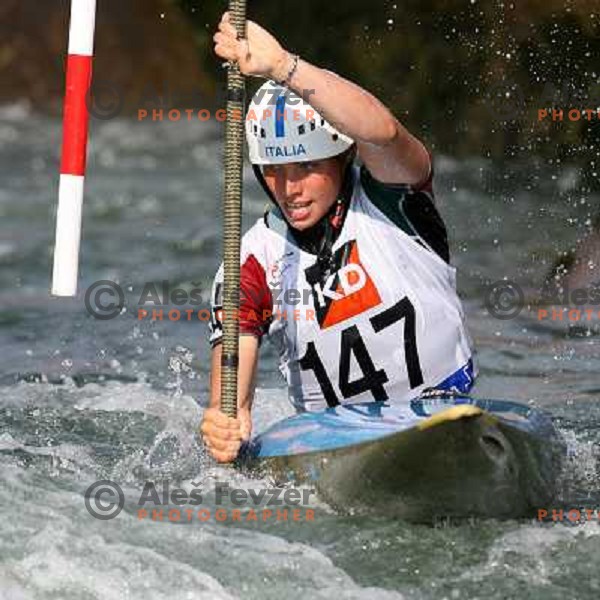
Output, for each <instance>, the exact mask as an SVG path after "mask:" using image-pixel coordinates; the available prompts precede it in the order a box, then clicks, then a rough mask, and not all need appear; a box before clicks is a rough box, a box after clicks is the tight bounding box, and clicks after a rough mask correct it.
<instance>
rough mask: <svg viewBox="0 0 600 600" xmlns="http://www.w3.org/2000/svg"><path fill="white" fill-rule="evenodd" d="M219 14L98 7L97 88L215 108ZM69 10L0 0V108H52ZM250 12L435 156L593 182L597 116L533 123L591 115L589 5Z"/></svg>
mask: <svg viewBox="0 0 600 600" xmlns="http://www.w3.org/2000/svg"><path fill="white" fill-rule="evenodd" d="M225 9H226V2H216V1H201V0H99V2H98V25H97V37H96V59H95V79H96V81H100V82H114V83H116V84H117V85H119V86H121V88H122V89H123V95H124V96H125V102H124V109H123V111H124V112H125V113H126V114H135V109H136V108H137V107H138V106H139V98H140V96H141V95H143V94H144V93H146V92H147V90H148V88H149V86H150V88H152V89H160V88H161V87H164V86H165V85H166V86H168V87H170V88H171V89H177V90H182V89H183V88H184V87H185V86H187V87H188V88H191V87H193V88H194V90H198V91H199V94H200V95H201V98H202V99H201V101H200V102H196V105H197V106H196V108H200V107H208V108H214V107H216V106H218V105H219V104H221V103H222V98H223V86H224V81H225V74H224V71H223V70H222V69H221V68H220V61H219V60H217V58H216V57H215V55H214V53H213V51H212V35H213V34H214V31H215V27H216V24H217V23H218V20H219V18H220V16H221V13H222V12H223V10H225ZM68 11H69V2H68V1H67V0H45V2H43V3H40V2H39V1H38V0H3V2H2V7H1V8H0V28H1V29H0V30H1V31H2V35H1V36H0V40H2V41H0V101H5V102H6V101H11V102H12V101H14V100H15V99H22V98H26V99H27V101H29V102H31V103H33V104H34V105H35V106H36V107H38V108H40V109H42V110H47V111H51V112H56V113H59V112H60V99H61V95H62V90H63V86H64V80H63V74H62V68H63V61H64V52H65V45H66V27H67V24H68ZM248 17H249V18H251V19H253V20H255V21H257V22H258V23H259V24H261V25H262V26H264V27H266V28H267V29H268V30H269V31H271V32H272V33H273V34H274V35H275V36H276V37H277V38H278V39H279V40H280V41H281V43H282V44H283V45H284V46H285V47H286V48H288V49H290V50H292V51H294V52H297V53H299V54H300V55H301V56H302V57H303V58H305V59H306V60H309V61H310V62H313V63H314V64H317V65H319V66H322V67H325V68H327V69H331V70H333V71H335V72H337V73H339V74H341V75H342V76H344V77H347V78H349V79H352V80H353V81H356V82H357V83H359V84H361V85H363V86H364V87H366V88H367V89H369V90H370V91H372V92H374V93H375V94H376V95H378V96H379V97H380V98H381V99H382V100H383V101H384V102H386V103H387V104H388V105H389V106H390V107H391V108H392V109H393V110H394V112H395V113H396V115H397V116H398V117H399V118H400V119H401V120H402V121H403V122H404V123H405V124H406V125H407V126H408V127H409V128H410V129H411V130H412V131H414V132H415V133H416V134H418V135H420V136H421V137H422V138H423V139H424V140H425V141H426V142H427V143H428V144H429V145H430V146H431V147H432V148H433V149H434V150H436V151H437V152H441V153H444V154H450V155H454V156H459V157H461V156H473V155H477V156H483V157H492V158H494V159H497V160H500V159H513V158H516V159H520V158H525V157H530V156H531V155H538V156H540V157H546V158H552V159H553V160H556V161H561V162H571V161H572V162H575V163H579V164H587V165H589V166H591V167H592V168H591V170H590V175H589V180H590V181H589V183H590V186H592V187H594V185H595V183H596V181H597V179H598V177H597V173H596V176H594V175H593V173H595V172H596V171H597V162H598V148H599V138H600V124H599V120H598V119H597V118H596V119H594V120H592V121H591V122H588V121H586V120H581V121H579V122H569V121H567V120H565V121H564V122H562V123H552V122H551V121H550V119H547V120H546V121H544V122H541V123H540V122H538V118H537V111H538V108H543V107H547V108H550V107H557V108H564V109H569V108H572V107H577V108H597V107H599V106H600V60H599V59H600V2H599V1H598V0H578V1H577V2H570V1H565V0H544V1H541V0H519V1H516V2H514V3H510V2H497V1H485V2H481V1H479V0H405V1H402V2H401V1H399V0H397V1H395V2H393V1H387V0H371V1H369V2H364V1H358V0H346V1H345V2H343V3H332V4H329V3H325V2H322V1H317V0H305V1H304V2H290V1H287V2H272V1H266V0H253V1H250V2H249V3H248ZM257 83H260V82H256V81H254V82H250V85H249V92H251V91H252V90H253V89H254V87H256V84H257ZM179 97H181V94H179ZM173 104H174V105H176V104H181V102H178V101H177V98H176V99H175V102H174V103H173ZM180 107H184V106H180ZM188 108H192V107H190V106H188Z"/></svg>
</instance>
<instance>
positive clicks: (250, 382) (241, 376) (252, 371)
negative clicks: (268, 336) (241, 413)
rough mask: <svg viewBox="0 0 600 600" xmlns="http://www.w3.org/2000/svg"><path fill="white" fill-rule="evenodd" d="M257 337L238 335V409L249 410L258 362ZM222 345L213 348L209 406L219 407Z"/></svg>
mask: <svg viewBox="0 0 600 600" xmlns="http://www.w3.org/2000/svg"><path fill="white" fill-rule="evenodd" d="M258 348H259V346H258V338H256V337H254V336H249V335H244V336H240V347H239V357H240V360H239V369H238V409H240V410H248V411H250V410H251V408H252V400H253V399H254V387H255V379H256V367H257V364H258ZM222 352H223V345H222V344H218V345H217V346H215V348H213V351H212V359H211V372H210V407H211V408H221V354H222Z"/></svg>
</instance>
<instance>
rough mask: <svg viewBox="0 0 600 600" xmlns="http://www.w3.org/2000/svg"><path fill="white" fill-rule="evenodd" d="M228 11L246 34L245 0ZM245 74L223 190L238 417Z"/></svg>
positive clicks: (231, 407)
mask: <svg viewBox="0 0 600 600" xmlns="http://www.w3.org/2000/svg"><path fill="white" fill-rule="evenodd" d="M229 14H230V17H231V22H232V24H233V26H234V27H235V28H236V30H237V32H238V37H239V38H245V37H246V1H245V0H230V2H229ZM244 92H245V82H244V76H243V75H242V73H240V70H239V67H238V65H237V63H233V64H232V65H231V66H230V68H229V69H228V70H227V120H226V121H225V154H224V173H225V185H224V191H223V194H224V195H223V266H224V277H223V351H222V356H221V410H222V411H223V412H224V413H225V414H226V415H228V416H230V417H233V418H235V417H236V416H237V395H238V363H239V329H240V328H239V318H238V313H239V303H240V294H239V291H240V243H241V228H242V181H243V177H242V176H243V144H244V121H243V119H241V118H240V115H243V114H244V113H243V110H244Z"/></svg>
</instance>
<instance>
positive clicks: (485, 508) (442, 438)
mask: <svg viewBox="0 0 600 600" xmlns="http://www.w3.org/2000/svg"><path fill="white" fill-rule="evenodd" d="M565 455H566V446H565V444H564V442H563V440H562V438H561V436H560V434H559V433H558V431H557V430H556V429H555V427H554V425H553V423H552V420H551V418H550V416H549V415H548V414H547V413H545V412H543V411H541V410H538V409H535V408H532V407H529V406H524V405H522V404H519V403H516V402H509V401H505V400H482V399H475V398H471V397H468V396H452V395H447V394H444V395H440V396H437V397H426V398H421V399H417V400H413V401H411V402H408V403H397V404H395V403H393V402H389V401H386V402H369V403H362V404H351V405H342V406H336V407H334V408H328V409H326V410H324V411H322V412H315V413H300V414H298V415H294V416H292V417H289V418H287V419H283V420H282V421H279V422H278V423H276V424H275V425H273V426H272V427H270V428H269V429H267V430H266V431H264V432H263V433H261V434H260V435H257V436H256V437H254V438H253V439H252V440H251V441H250V442H249V443H247V444H246V445H245V446H243V447H242V450H241V452H240V455H239V457H238V465H239V466H240V467H241V468H243V469H244V470H246V471H247V472H255V473H259V474H261V475H265V474H267V475H269V476H270V477H272V478H274V479H275V481H276V482H277V483H278V484H288V483H291V484H295V485H303V484H308V485H310V486H312V487H314V488H315V489H316V491H317V493H318V495H319V496H320V497H321V498H322V499H323V500H325V501H326V502H327V503H328V504H329V505H330V506H332V507H333V508H334V509H336V510H338V511H340V512H342V513H348V514H377V515H384V514H385V515H392V516H396V517H399V518H403V519H406V520H412V521H430V520H432V519H436V518H438V517H458V518H460V517H472V516H475V517H497V518H519V517H527V516H533V515H535V511H536V510H537V509H538V508H548V507H551V506H552V502H553V500H554V498H555V496H556V492H557V486H558V480H559V477H560V473H561V468H562V464H563V459H564V457H565Z"/></svg>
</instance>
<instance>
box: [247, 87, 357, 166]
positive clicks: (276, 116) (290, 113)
mask: <svg viewBox="0 0 600 600" xmlns="http://www.w3.org/2000/svg"><path fill="white" fill-rule="evenodd" d="M246 140H247V142H248V153H249V155H250V162H251V163H252V164H253V165H280V164H285V163H291V162H303V161H309V160H319V159H322V158H330V157H332V156H336V155H337V154H341V153H342V152H344V151H345V150H347V149H348V148H349V147H350V146H352V144H353V143H354V141H353V140H352V139H351V138H349V137H348V136H346V135H344V134H343V133H340V132H339V131H338V130H337V129H335V127H333V126H332V125H330V124H329V123H328V122H327V121H326V120H325V119H324V118H323V117H321V115H320V114H319V113H318V112H317V111H316V110H315V109H314V108H313V107H312V106H311V105H310V104H308V102H305V101H304V99H303V98H301V97H300V96H298V95H297V94H295V93H294V92H292V91H291V90H288V89H287V88H285V87H283V86H281V85H279V84H277V83H275V82H273V81H267V82H266V83H265V84H263V85H262V86H261V87H260V88H259V89H258V90H257V92H256V94H254V97H253V98H252V102H251V103H250V106H249V107H248V113H247V114H246Z"/></svg>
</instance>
